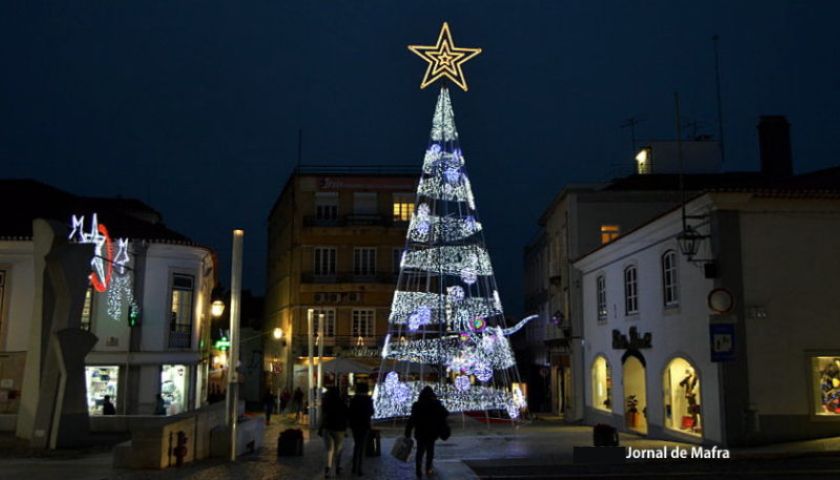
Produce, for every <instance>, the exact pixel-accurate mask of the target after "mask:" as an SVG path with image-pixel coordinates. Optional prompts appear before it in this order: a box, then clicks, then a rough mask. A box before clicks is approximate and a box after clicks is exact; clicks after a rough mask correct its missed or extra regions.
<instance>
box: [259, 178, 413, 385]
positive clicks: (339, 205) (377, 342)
mask: <svg viewBox="0 0 840 480" xmlns="http://www.w3.org/2000/svg"><path fill="white" fill-rule="evenodd" d="M418 178H419V177H418V172H417V171H416V168H414V167H406V168H398V167H382V168H379V167H356V168H348V167H337V168H332V167H299V168H297V169H296V170H295V171H294V172H293V173H292V175H291V176H290V177H289V179H288V181H287V182H286V185H285V187H284V188H283V191H282V192H281V193H280V196H279V197H278V199H277V201H276V203H275V204H274V207H273V208H272V209H271V213H270V214H269V218H268V265H267V284H266V297H265V322H264V328H265V329H267V330H273V329H275V328H280V329H281V331H282V332H283V337H282V340H281V341H276V340H274V339H273V338H267V339H266V340H265V349H264V350H265V358H266V359H267V361H266V365H265V370H266V372H267V373H266V376H267V378H266V382H267V384H268V385H270V386H271V388H272V389H274V390H275V391H276V390H282V389H284V388H289V389H293V388H294V387H298V386H299V387H301V388H303V389H304V390H305V389H306V368H305V366H306V362H308V341H309V334H308V317H309V315H312V318H313V332H314V333H316V334H317V332H318V330H319V325H318V323H319V322H320V321H321V319H323V322H324V324H323V332H324V335H323V339H321V338H316V339H314V340H313V343H314V345H315V349H316V351H317V348H318V346H320V345H319V344H320V343H321V342H323V349H324V356H325V357H331V358H334V357H352V358H354V359H356V360H360V361H361V362H362V363H367V364H370V366H371V368H377V367H378V365H379V352H380V348H381V346H382V343H383V341H384V337H385V335H386V333H387V330H388V328H387V322H388V316H389V313H390V306H391V300H392V296H393V292H394V288H395V285H396V283H397V276H398V275H399V260H400V257H401V255H402V250H403V248H404V247H405V237H406V230H407V227H408V221H409V220H410V219H411V215H412V213H413V209H414V201H415V192H416V187H417V180H418ZM327 370H328V369H327ZM325 381H326V382H339V383H341V382H346V381H349V376H348V377H344V376H342V378H338V379H334V378H328V379H327V380H325ZM342 386H346V385H344V384H342Z"/></svg>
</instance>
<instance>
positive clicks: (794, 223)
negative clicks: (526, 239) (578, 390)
mask: <svg viewBox="0 0 840 480" xmlns="http://www.w3.org/2000/svg"><path fill="white" fill-rule="evenodd" d="M837 179H838V169H832V170H826V171H823V172H815V173H814V174H811V175H802V176H799V177H795V178H791V179H790V181H789V182H788V183H789V185H790V186H789V187H787V188H782V187H779V188H775V189H740V190H728V191H717V192H712V193H707V194H704V195H701V196H699V197H696V198H694V199H693V200H691V201H690V202H689V203H688V205H687V212H688V220H687V222H688V224H689V225H690V226H692V227H693V228H695V229H696V230H697V231H698V232H699V233H701V234H702V235H703V238H701V239H700V250H699V252H698V253H697V254H696V255H695V256H694V257H693V260H694V261H689V260H688V259H687V257H686V256H685V255H683V254H682V253H681V251H680V247H679V245H678V242H677V237H678V235H679V234H680V233H681V232H682V231H683V226H682V216H681V211H680V209H679V208H677V209H675V210H672V211H670V212H668V213H667V214H665V215H663V216H660V217H658V218H656V219H654V220H652V221H651V222H649V223H647V224H645V225H644V226H642V227H640V228H638V229H636V230H634V231H632V232H628V233H626V234H624V235H622V236H621V237H619V238H618V239H616V240H615V241H613V242H610V243H608V244H605V245H603V246H602V247H600V248H598V249H596V250H594V251H593V252H591V253H589V254H587V255H585V256H584V257H582V258H580V259H579V260H578V261H576V262H575V263H574V267H575V268H576V269H577V270H579V271H580V274H581V284H582V298H583V327H584V328H583V336H584V338H585V341H584V349H583V350H584V351H583V357H584V362H585V367H586V380H587V381H586V388H585V389H584V396H585V405H586V414H585V417H586V421H587V423H610V424H613V425H614V426H617V427H618V428H620V429H623V430H629V431H636V432H639V433H642V434H648V435H650V436H652V437H657V438H671V439H678V440H683V441H693V442H698V443H700V442H703V443H716V444H722V445H729V446H735V445H745V444H755V443H764V442H774V441H786V440H795V439H802V438H815V437H820V436H833V435H839V434H840V336H838V335H837V328H838V325H840V318H838V315H840V313H838V312H840V296H838V295H837V291H838V290H840V275H838V274H837V272H838V271H840V244H838V242H837V236H838V234H840V190H838V189H837V187H836V185H838V183H837ZM832 182H833V185H835V187H834V188H833V189H831V190H824V189H823V190H816V189H815V186H816V187H819V186H820V185H823V186H824V185H831V184H832ZM822 188H824V187H822Z"/></svg>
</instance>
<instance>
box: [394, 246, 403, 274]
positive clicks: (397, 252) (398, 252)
mask: <svg viewBox="0 0 840 480" xmlns="http://www.w3.org/2000/svg"><path fill="white" fill-rule="evenodd" d="M402 253H403V251H402V248H395V249H394V250H393V266H394V269H393V272H394V275H399V274H400V263H401V262H402Z"/></svg>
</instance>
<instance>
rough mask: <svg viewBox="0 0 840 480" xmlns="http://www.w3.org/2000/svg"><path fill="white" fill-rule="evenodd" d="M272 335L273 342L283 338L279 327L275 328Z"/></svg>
mask: <svg viewBox="0 0 840 480" xmlns="http://www.w3.org/2000/svg"><path fill="white" fill-rule="evenodd" d="M273 335H274V339H275V340H280V339H281V338H283V329H282V328H280V327H277V328H275V329H274V332H273Z"/></svg>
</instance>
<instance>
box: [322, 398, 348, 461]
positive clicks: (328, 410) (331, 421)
mask: <svg viewBox="0 0 840 480" xmlns="http://www.w3.org/2000/svg"><path fill="white" fill-rule="evenodd" d="M347 413H348V412H347V405H346V404H345V403H344V402H343V401H341V394H340V393H338V389H337V388H335V387H330V388H328V389H327V391H326V393H324V396H323V398H322V399H321V425H320V426H319V427H318V436H321V437H324V449H325V450H326V453H327V458H326V460H327V464H326V466H325V468H324V477H325V478H330V473H331V472H335V474H336V475H341V452H342V451H343V449H344V435H345V434H346V433H347Z"/></svg>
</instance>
